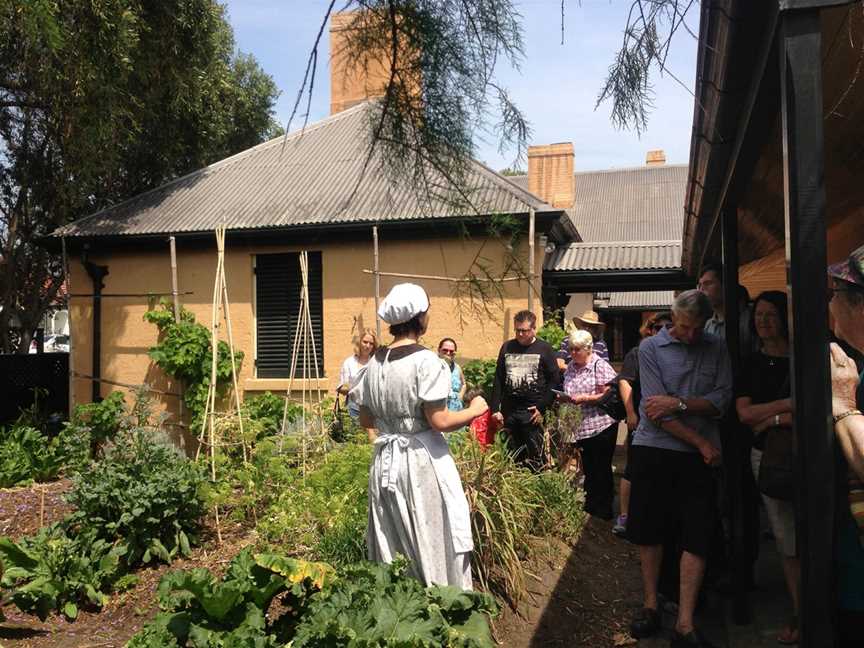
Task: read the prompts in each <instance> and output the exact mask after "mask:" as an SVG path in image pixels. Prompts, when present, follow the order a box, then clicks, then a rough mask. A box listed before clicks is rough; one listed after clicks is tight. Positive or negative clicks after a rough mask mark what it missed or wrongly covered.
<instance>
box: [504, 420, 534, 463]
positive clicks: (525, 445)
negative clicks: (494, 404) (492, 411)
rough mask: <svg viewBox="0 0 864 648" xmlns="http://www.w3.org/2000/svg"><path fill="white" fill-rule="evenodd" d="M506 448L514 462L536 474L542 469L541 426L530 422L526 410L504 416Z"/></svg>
mask: <svg viewBox="0 0 864 648" xmlns="http://www.w3.org/2000/svg"><path fill="white" fill-rule="evenodd" d="M504 428H505V429H506V430H507V448H508V449H509V450H510V452H511V453H512V454H513V456H514V457H515V459H516V462H517V463H519V464H521V465H523V466H525V467H526V468H530V469H531V470H533V471H535V472H537V471H539V470H540V469H541V468H542V467H543V426H542V425H536V424H534V423H532V422H531V413H530V412H529V411H528V410H524V409H518V410H512V411H510V412H507V413H506V414H505V415H504Z"/></svg>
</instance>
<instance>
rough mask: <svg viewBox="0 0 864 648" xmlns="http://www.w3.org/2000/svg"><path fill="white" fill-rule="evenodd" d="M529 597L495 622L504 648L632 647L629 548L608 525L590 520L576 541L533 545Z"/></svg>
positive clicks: (633, 584) (635, 601) (633, 587)
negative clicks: (557, 647) (535, 554)
mask: <svg viewBox="0 0 864 648" xmlns="http://www.w3.org/2000/svg"><path fill="white" fill-rule="evenodd" d="M536 549H537V551H536V553H537V558H535V559H534V564H533V565H532V567H533V571H534V574H533V578H532V579H531V582H530V584H529V585H528V596H527V597H525V599H524V600H523V601H522V602H521V603H520V604H519V606H518V608H517V609H516V610H512V609H509V608H508V609H505V610H504V612H503V614H502V615H501V617H499V618H498V619H497V620H496V621H495V623H494V633H495V636H496V638H497V639H498V641H499V642H500V643H501V644H502V645H504V646H507V648H535V647H539V646H543V647H549V648H552V647H555V646H561V647H564V646H567V647H571V648H572V647H575V646H584V647H585V648H606V647H607V646H608V647H613V646H629V645H635V644H636V641H635V640H634V639H632V638H631V637H630V636H629V634H628V632H627V626H628V624H629V622H630V619H631V617H632V616H633V613H634V612H635V610H636V608H638V606H639V605H640V602H641V599H640V597H641V591H642V584H641V580H640V576H639V571H638V565H639V560H638V557H637V555H636V552H635V549H634V547H633V545H631V544H629V543H627V542H625V541H623V540H620V539H618V538H616V537H615V536H614V535H612V524H611V523H610V522H605V521H603V520H599V519H597V518H589V519H588V522H587V524H586V525H585V527H584V529H583V531H582V535H581V537H580V538H579V541H578V542H577V543H576V544H574V545H572V546H570V545H567V544H565V543H563V542H558V541H553V542H547V541H543V543H542V544H541V545H540V546H538V547H536Z"/></svg>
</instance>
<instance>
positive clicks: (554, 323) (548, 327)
mask: <svg viewBox="0 0 864 648" xmlns="http://www.w3.org/2000/svg"><path fill="white" fill-rule="evenodd" d="M537 337H538V338H540V339H541V340H545V341H546V342H548V343H549V344H550V345H551V346H552V348H553V349H555V350H556V351H557V350H558V349H559V347H560V346H561V343H562V342H563V341H564V339H565V338H566V337H567V331H566V330H564V328H563V327H562V326H561V325H560V324H559V323H558V317H557V314H556V313H546V316H545V317H544V318H543V326H541V327H540V328H539V329H538V330H537Z"/></svg>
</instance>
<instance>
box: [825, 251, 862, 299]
mask: <svg viewBox="0 0 864 648" xmlns="http://www.w3.org/2000/svg"><path fill="white" fill-rule="evenodd" d="M828 274H829V275H830V276H831V277H834V278H835V279H841V280H843V281H848V282H849V283H851V284H855V285H856V286H860V287H861V288H864V245H862V246H861V247H859V248H858V249H857V250H855V251H854V252H852V254H850V255H849V256H848V257H846V260H845V261H841V262H840V263H835V264H834V265H830V266H828Z"/></svg>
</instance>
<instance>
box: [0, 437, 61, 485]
mask: <svg viewBox="0 0 864 648" xmlns="http://www.w3.org/2000/svg"><path fill="white" fill-rule="evenodd" d="M0 435H2V438H0V488H8V487H10V486H16V485H18V484H25V483H28V482H30V481H33V480H36V481H48V480H50V479H54V478H55V477H56V476H57V474H58V473H59V472H60V469H61V468H62V467H63V458H62V457H61V456H60V452H58V447H59V444H58V441H57V440H56V439H48V438H47V437H46V436H44V435H43V434H42V433H41V432H40V431H39V430H37V429H36V428H33V427H30V426H27V425H21V424H15V425H13V426H12V427H10V428H6V429H0Z"/></svg>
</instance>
